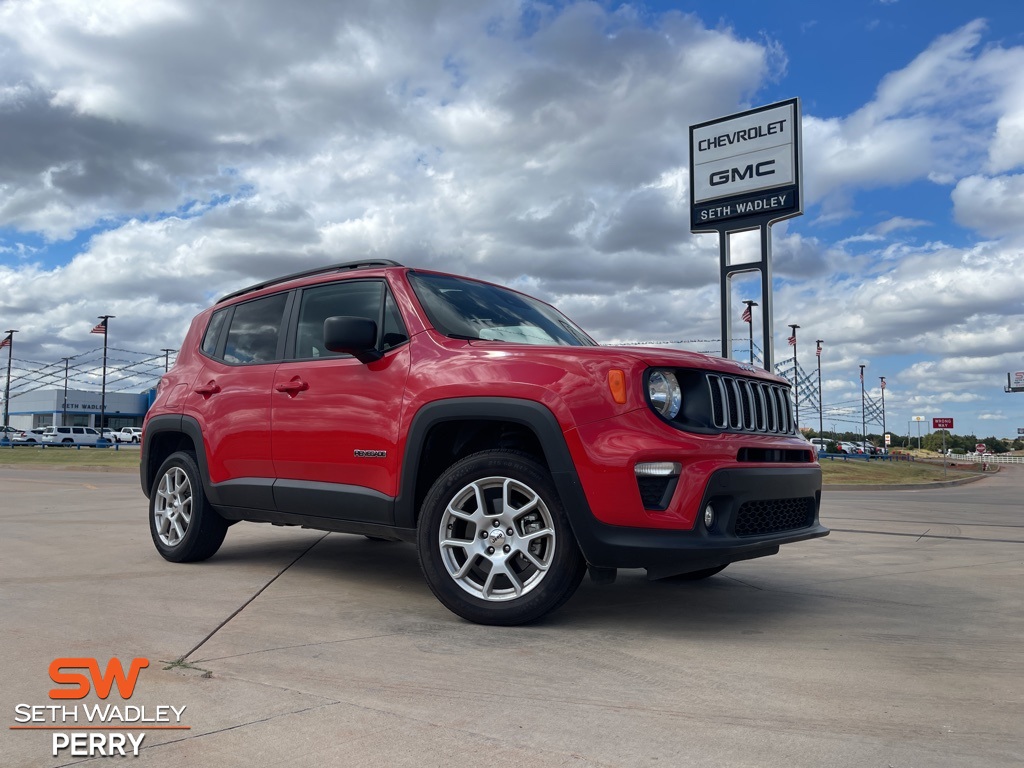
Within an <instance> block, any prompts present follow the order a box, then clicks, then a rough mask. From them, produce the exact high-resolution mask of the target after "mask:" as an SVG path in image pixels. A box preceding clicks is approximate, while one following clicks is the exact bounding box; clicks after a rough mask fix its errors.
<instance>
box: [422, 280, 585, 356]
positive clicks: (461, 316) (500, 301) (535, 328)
mask: <svg viewBox="0 0 1024 768" xmlns="http://www.w3.org/2000/svg"><path fill="white" fill-rule="evenodd" d="M409 282H410V283H412V287H413V290H415V291H416V297H417V298H418V299H419V300H420V303H421V304H422V305H423V309H424V311H425V312H426V313H427V317H428V318H430V322H431V323H433V325H434V327H435V328H436V329H437V330H438V331H440V332H441V333H443V334H444V335H445V336H451V337H453V338H457V339H481V340H484V341H506V342H511V343H514V344H538V345H545V346H564V347H592V346H597V345H596V342H594V340H593V339H591V338H590V337H589V336H587V334H586V333H584V332H583V331H582V330H581V329H580V328H579V326H577V325H576V324H575V323H573V322H572V321H571V320H570V319H569V318H567V317H566V316H565V315H563V314H561V313H560V312H558V311H557V310H555V309H554V308H552V307H549V306H548V305H547V304H544V303H543V302H540V301H537V300H536V299H531V298H530V297H529V296H524V295H523V294H521V293H515V292H513V291H508V290H505V289H504V288H499V287H497V286H495V285H487V284H485V283H478V282H476V281H474V280H463V279H461V278H458V277H452V276H450V275H429V274H420V273H414V272H411V273H409Z"/></svg>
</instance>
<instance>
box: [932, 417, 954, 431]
mask: <svg viewBox="0 0 1024 768" xmlns="http://www.w3.org/2000/svg"><path fill="white" fill-rule="evenodd" d="M952 428H953V420H952V419H932V429H952Z"/></svg>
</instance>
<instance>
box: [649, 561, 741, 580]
mask: <svg viewBox="0 0 1024 768" xmlns="http://www.w3.org/2000/svg"><path fill="white" fill-rule="evenodd" d="M728 567H729V564H728V563H726V564H725V565H716V566H715V567H714V568H702V569H700V570H699V571H690V572H689V573H679V574H676V575H675V576H666V577H665V578H664V579H658V581H700V580H701V579H710V578H711V577H712V576H714V575H715V574H716V573H721V572H722V571H724V570H725V569H726V568H728Z"/></svg>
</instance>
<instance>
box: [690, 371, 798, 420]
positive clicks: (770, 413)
mask: <svg viewBox="0 0 1024 768" xmlns="http://www.w3.org/2000/svg"><path fill="white" fill-rule="evenodd" d="M707 382H708V387H709V388H710V390H711V421H712V424H713V425H714V426H715V427H716V428H718V429H724V430H728V431H729V432H763V433H767V434H793V433H794V432H795V429H794V425H793V411H792V408H791V405H790V400H789V388H788V387H786V386H785V385H782V384H769V383H768V382H764V381H759V380H757V379H741V378H737V377H735V376H724V375H722V374H717V373H709V374H707Z"/></svg>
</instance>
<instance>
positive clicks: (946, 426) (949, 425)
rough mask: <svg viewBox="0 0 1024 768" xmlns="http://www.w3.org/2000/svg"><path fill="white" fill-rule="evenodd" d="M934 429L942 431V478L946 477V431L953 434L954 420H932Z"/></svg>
mask: <svg viewBox="0 0 1024 768" xmlns="http://www.w3.org/2000/svg"><path fill="white" fill-rule="evenodd" d="M932 429H941V430H942V476H943V477H945V476H946V431H947V430H948V431H949V433H950V434H951V435H952V434H953V420H952V419H936V418H933V419H932Z"/></svg>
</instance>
